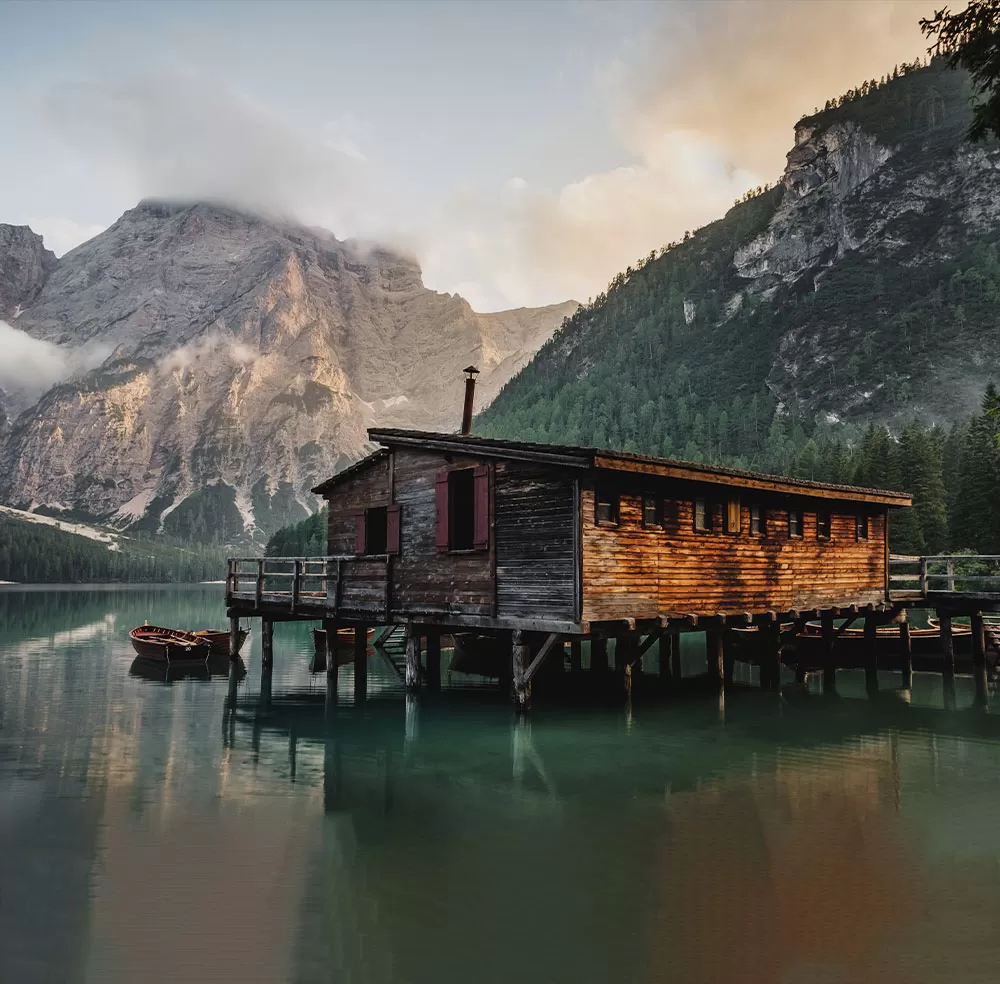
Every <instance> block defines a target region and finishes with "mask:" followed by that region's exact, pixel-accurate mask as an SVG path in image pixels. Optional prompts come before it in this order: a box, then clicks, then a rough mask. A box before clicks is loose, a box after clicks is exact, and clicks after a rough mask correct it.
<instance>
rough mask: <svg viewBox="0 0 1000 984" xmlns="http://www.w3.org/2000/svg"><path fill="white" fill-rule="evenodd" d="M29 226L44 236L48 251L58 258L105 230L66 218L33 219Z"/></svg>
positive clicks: (99, 226) (95, 225)
mask: <svg viewBox="0 0 1000 984" xmlns="http://www.w3.org/2000/svg"><path fill="white" fill-rule="evenodd" d="M28 225H29V226H31V228H32V229H33V230H34V231H35V232H37V233H39V234H40V235H41V236H42V238H43V239H44V240H45V247H46V249H51V250H52V252H53V253H55V254H56V256H63V255H64V254H66V253H68V252H69V251H70V250H71V249H74V248H75V247H77V246H79V245H80V243H84V242H86V241H87V240H88V239H93V238H94V236H96V235H98V234H99V233H101V232H103V231H104V229H105V227H104V226H102V225H98V224H97V223H96V222H76V221H75V220H73V219H70V218H67V217H65V216H41V217H31V218H29V219H28Z"/></svg>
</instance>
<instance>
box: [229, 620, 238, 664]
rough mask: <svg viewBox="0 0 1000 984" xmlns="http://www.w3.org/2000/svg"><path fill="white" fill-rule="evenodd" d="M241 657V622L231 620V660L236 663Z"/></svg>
mask: <svg viewBox="0 0 1000 984" xmlns="http://www.w3.org/2000/svg"><path fill="white" fill-rule="evenodd" d="M239 655H240V620H239V619H238V618H235V617H234V618H230V619H229V658H230V659H231V660H232V661H233V662H234V663H235V662H236V660H237V659H238V658H239Z"/></svg>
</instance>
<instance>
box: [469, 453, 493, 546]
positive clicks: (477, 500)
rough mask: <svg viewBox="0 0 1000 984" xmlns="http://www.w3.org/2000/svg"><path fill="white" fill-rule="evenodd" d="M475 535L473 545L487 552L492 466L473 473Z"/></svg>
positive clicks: (485, 466)
mask: <svg viewBox="0 0 1000 984" xmlns="http://www.w3.org/2000/svg"><path fill="white" fill-rule="evenodd" d="M472 480H473V498H472V501H473V509H474V512H473V516H474V520H473V523H474V525H473V533H472V545H473V547H474V548H475V549H476V550H486V549H487V548H488V547H489V545H490V466H489V465H479V466H477V468H476V470H475V471H474V472H473V473H472Z"/></svg>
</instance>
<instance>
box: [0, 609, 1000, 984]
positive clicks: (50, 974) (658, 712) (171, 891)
mask: <svg viewBox="0 0 1000 984" xmlns="http://www.w3.org/2000/svg"><path fill="white" fill-rule="evenodd" d="M52 594H53V597H50V598H41V597H40V598H37V599H34V600H30V599H28V600H25V596H22V599H21V603H18V604H14V603H12V602H11V601H10V599H6V600H3V599H2V597H0V613H2V618H3V622H2V623H0V839H2V843H3V844H4V846H5V850H4V851H3V852H0V980H2V981H7V980H11V981H18V982H21V981H27V982H31V981H36V980H37V981H42V980H60V981H101V982H104V981H129V982H131V981H136V980H142V981H161V980H162V981H166V980H171V981H174V980H177V979H178V978H181V979H189V980H197V981H212V980H220V981H221V980H225V981H231V980H239V981H243V982H246V981H269V982H270V981H296V982H312V981H328V980H352V981H363V982H367V981H372V982H387V984H388V982H403V981H406V982H424V981H426V982H432V981H433V982H435V984H447V982H449V981H456V982H457V981H462V982H465V981H470V980H474V981H488V982H491V981H497V982H500V981H503V982H508V981H511V980H517V981H526V982H532V981H539V982H541V981H545V982H552V981H573V982H590V981H593V982H606V981H643V982H645V981H652V982H660V981H663V982H666V981H697V982H702V981H709V982H711V981H736V980H738V981H751V982H756V981H760V982H765V981H767V982H774V981H798V980H802V981H805V980H810V981H817V980H819V981H835V980H843V981H852V982H853V981H866V980H871V981H875V980H878V981H889V982H893V981H907V982H912V981H918V982H920V981H927V982H932V981H945V980H947V981H949V982H952V981H958V980H977V979H990V977H991V974H990V973H989V968H991V967H993V966H995V963H996V960H997V958H998V957H1000V947H998V945H997V943H996V942H995V931H994V928H993V927H994V925H995V917H996V915H997V913H998V911H1000V909H998V905H997V903H998V901H1000V899H998V885H1000V880H998V878H997V875H998V874H1000V860H998V849H997V840H996V835H995V822H994V821H995V817H996V815H997V812H998V808H1000V791H998V789H997V786H996V775H997V771H998V766H1000V720H998V718H996V717H993V716H991V715H990V714H988V713H985V712H984V711H982V710H981V709H980V710H975V709H966V708H969V706H970V704H971V702H972V698H971V691H972V689H973V688H972V682H971V681H970V680H969V679H968V678H962V677H959V678H957V679H956V681H955V687H954V691H953V694H954V699H955V702H956V706H958V707H959V708H960V709H959V710H957V711H953V712H949V711H945V710H944V705H945V700H946V696H947V695H946V691H945V688H944V686H943V684H942V682H941V678H940V677H930V676H928V675H925V674H920V673H915V674H914V675H913V680H912V690H910V691H909V692H907V695H908V698H909V699H910V701H911V702H910V703H907V698H906V697H903V696H902V694H901V693H899V692H894V689H893V688H894V686H898V684H895V683H894V680H893V675H892V674H888V675H883V676H882V679H881V680H880V685H881V692H880V694H879V696H878V698H877V699H875V700H868V699H867V698H866V697H865V681H864V674H863V673H861V674H859V675H856V676H852V675H851V674H844V675H842V676H841V678H840V679H839V680H838V691H839V693H840V695H841V696H840V698H839V699H836V700H825V699H823V698H822V697H821V696H819V695H813V694H811V693H809V692H807V691H806V690H800V691H796V690H795V688H790V692H789V693H788V694H787V695H786V696H785V697H784V698H783V699H777V698H774V697H773V696H772V695H766V694H750V695H747V694H738V693H737V694H730V695H728V696H727V697H726V698H725V700H724V701H723V702H720V701H719V700H718V699H717V698H704V699H697V698H685V699H683V700H674V701H671V702H669V703H666V704H664V703H648V702H643V701H634V702H633V703H632V704H631V705H630V706H629V707H628V708H626V707H625V706H622V707H621V708H612V709H606V708H605V709H586V710H571V709H565V708H564V709H560V710H555V709H545V708H544V707H538V708H536V710H535V713H534V714H533V715H532V716H531V717H530V718H525V717H517V716H515V715H513V714H512V713H511V712H510V709H509V707H508V706H507V704H506V702H505V701H503V700H499V699H497V698H496V697H495V696H493V695H491V694H489V693H487V692H481V693H471V694H464V695H462V696H461V698H460V699H458V700H455V699H454V696H452V697H451V698H449V696H448V695H444V696H442V697H440V698H437V699H425V695H422V696H421V697H420V698H412V697H410V698H404V697H403V695H402V694H401V692H400V691H399V688H398V685H396V684H393V683H392V682H391V681H390V679H389V676H390V675H389V672H388V671H386V675H385V678H384V679H383V678H382V677H381V676H380V675H379V670H378V669H377V667H376V666H375V665H374V663H373V666H372V677H371V684H372V686H371V691H372V694H373V698H372V699H371V700H370V701H368V702H367V703H366V704H364V705H362V706H354V704H353V700H352V695H351V685H350V669H349V668H347V669H345V670H342V671H341V672H342V676H341V680H340V686H339V687H338V688H337V693H336V700H334V699H332V695H331V694H330V693H328V689H327V681H326V676H325V674H319V675H317V676H311V675H310V674H309V673H308V660H309V654H310V647H311V640H310V639H309V636H308V627H307V626H279V627H278V631H277V632H276V636H275V661H274V666H273V668H271V670H270V672H269V673H268V674H266V675H263V676H262V674H261V668H260V653H259V642H258V640H256V639H254V637H251V643H250V646H249V649H248V651H247V652H246V653H245V654H244V655H245V658H246V672H245V674H243V675H242V676H241V675H240V674H239V673H236V674H233V675H232V676H231V677H230V678H228V679H227V678H226V676H225V675H222V676H215V675H213V674H205V675H203V676H200V677H187V676H183V677H181V678H178V679H171V680H170V681H162V680H154V679H147V678H145V677H143V676H136V675H134V674H132V672H131V669H132V666H133V662H134V654H133V653H132V652H131V649H130V647H129V644H128V641H127V638H126V636H125V633H126V631H127V629H128V628H129V627H130V626H131V625H134V624H138V623H140V622H141V621H142V620H143V619H144V618H149V620H150V621H151V622H156V623H160V624H211V623H212V622H217V621H218V615H219V611H220V605H219V597H218V591H217V589H208V590H201V591H168V592H159V593H157V592H146V593H145V594H142V593H133V592H122V593H114V592H110V593H105V594H104V595H103V596H100V595H98V594H96V593H93V592H79V593H77V596H76V600H75V601H73V602H68V601H67V599H66V597H55V595H57V594H58V593H52ZM65 594H67V595H70V594H72V592H67V593H65ZM102 606H103V609H102ZM40 609H41V610H43V611H44V612H47V613H48V615H47V616H46V617H42V615H40V614H39V610H40ZM21 613H23V614H24V618H23V619H21V617H20V616H21ZM230 696H232V701H230Z"/></svg>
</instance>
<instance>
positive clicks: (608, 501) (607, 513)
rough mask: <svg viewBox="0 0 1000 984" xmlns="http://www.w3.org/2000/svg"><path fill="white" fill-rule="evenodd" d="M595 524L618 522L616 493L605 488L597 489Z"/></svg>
mask: <svg viewBox="0 0 1000 984" xmlns="http://www.w3.org/2000/svg"><path fill="white" fill-rule="evenodd" d="M596 501H597V516H596V520H597V524H598V525H599V526H600V525H601V524H602V523H611V524H615V523H617V522H618V495H617V494H616V493H614V492H609V491H608V490H607V489H598V490H597V500H596Z"/></svg>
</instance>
